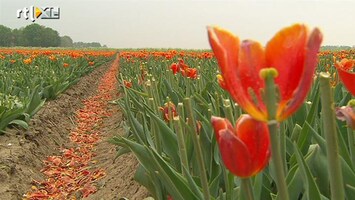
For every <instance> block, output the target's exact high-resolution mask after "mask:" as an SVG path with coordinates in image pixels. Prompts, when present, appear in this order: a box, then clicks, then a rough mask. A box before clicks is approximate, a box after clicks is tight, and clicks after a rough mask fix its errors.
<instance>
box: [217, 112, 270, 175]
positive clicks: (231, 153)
mask: <svg viewBox="0 0 355 200" xmlns="http://www.w3.org/2000/svg"><path fill="white" fill-rule="evenodd" d="M211 122H212V126H213V128H214V131H215V134H216V139H217V142H218V145H219V149H220V152H221V156H222V159H223V162H224V164H225V165H226V167H227V168H228V169H229V171H231V172H232V173H233V174H235V175H237V176H239V177H250V176H253V175H255V174H256V173H258V172H260V171H261V170H262V169H264V167H265V166H266V165H267V164H268V161H269V158H270V149H269V148H270V138H269V131H268V127H267V125H266V123H264V122H260V121H256V120H255V119H253V118H252V117H251V116H250V115H242V116H241V117H240V118H239V119H238V121H237V125H236V129H234V128H233V126H232V124H231V123H230V122H229V121H228V119H225V118H220V117H214V116H213V117H212V119H211Z"/></svg>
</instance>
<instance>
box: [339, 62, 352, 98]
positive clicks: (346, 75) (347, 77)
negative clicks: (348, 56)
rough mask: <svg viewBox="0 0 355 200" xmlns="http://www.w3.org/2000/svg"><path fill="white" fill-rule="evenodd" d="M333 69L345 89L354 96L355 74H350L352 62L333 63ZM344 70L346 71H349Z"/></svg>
mask: <svg viewBox="0 0 355 200" xmlns="http://www.w3.org/2000/svg"><path fill="white" fill-rule="evenodd" d="M335 67H336V68H337V70H338V75H339V77H340V79H341V81H342V82H343V83H344V85H345V87H346V89H348V90H349V92H350V93H351V94H352V95H354V96H355V73H354V72H351V70H352V69H353V67H354V62H353V61H352V60H346V61H343V60H342V62H341V63H338V62H337V63H335ZM345 69H348V70H349V71H348V70H345Z"/></svg>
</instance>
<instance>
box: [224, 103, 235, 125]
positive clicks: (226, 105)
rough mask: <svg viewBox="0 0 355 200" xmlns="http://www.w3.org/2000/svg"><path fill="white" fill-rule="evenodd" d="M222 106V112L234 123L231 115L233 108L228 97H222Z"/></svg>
mask: <svg viewBox="0 0 355 200" xmlns="http://www.w3.org/2000/svg"><path fill="white" fill-rule="evenodd" d="M223 108H224V113H225V115H226V117H227V119H228V120H229V121H230V122H231V123H232V124H233V125H234V123H235V121H234V116H233V109H232V106H231V102H230V100H229V99H224V100H223Z"/></svg>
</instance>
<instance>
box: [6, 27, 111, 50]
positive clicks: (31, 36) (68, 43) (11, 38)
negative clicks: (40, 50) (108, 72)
mask: <svg viewBox="0 0 355 200" xmlns="http://www.w3.org/2000/svg"><path fill="white" fill-rule="evenodd" d="M0 46H2V47H13V46H23V47H78V48H88V47H95V48H99V47H104V48H106V47H107V46H106V45H103V46H102V45H101V44H100V43H99V42H89V43H86V42H73V40H72V39H71V38H70V37H69V36H62V37H60V36H59V33H58V31H56V30H53V29H51V28H49V27H45V26H41V25H38V24H31V25H28V26H26V27H23V28H19V29H13V30H11V29H10V28H8V27H6V26H3V25H0Z"/></svg>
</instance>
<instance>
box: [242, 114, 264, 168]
mask: <svg viewBox="0 0 355 200" xmlns="http://www.w3.org/2000/svg"><path fill="white" fill-rule="evenodd" d="M236 130H237V137H238V138H239V139H240V140H241V141H242V142H243V144H245V146H246V147H247V148H248V152H249V155H250V159H251V160H252V163H251V166H250V167H251V168H252V169H253V174H252V175H254V174H256V173H258V172H259V171H260V170H262V169H264V167H265V166H266V165H267V164H268V161H269V158H270V135H269V129H268V127H267V124H266V123H264V122H260V121H256V120H255V119H253V118H252V117H251V116H250V115H242V116H241V117H240V118H239V119H238V121H237V124H236Z"/></svg>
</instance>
